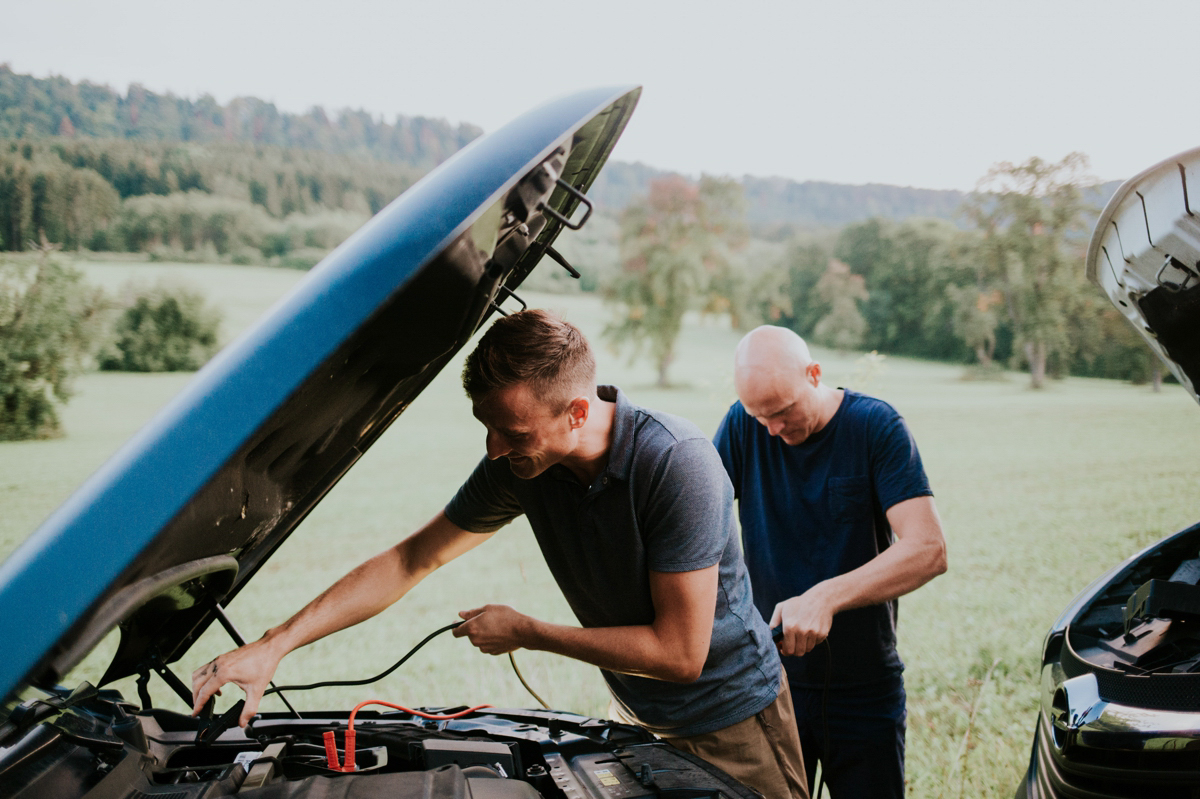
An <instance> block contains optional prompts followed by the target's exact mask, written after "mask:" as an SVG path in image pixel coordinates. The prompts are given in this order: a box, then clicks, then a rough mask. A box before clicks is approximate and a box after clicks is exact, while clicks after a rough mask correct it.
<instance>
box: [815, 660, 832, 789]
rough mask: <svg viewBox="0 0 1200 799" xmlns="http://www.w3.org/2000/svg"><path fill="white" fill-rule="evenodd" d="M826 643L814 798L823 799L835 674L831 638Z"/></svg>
mask: <svg viewBox="0 0 1200 799" xmlns="http://www.w3.org/2000/svg"><path fill="white" fill-rule="evenodd" d="M821 643H823V644H824V645H825V687H824V688H823V689H822V690H821V734H822V735H823V736H824V738H825V741H824V743H823V744H822V746H821V749H822V751H821V780H820V782H818V783H817V793H816V796H814V797H813V799H821V794H822V793H824V791H825V771H826V770H827V769H826V766H827V765H828V763H829V709H828V705H829V678H830V676H831V675H832V674H833V649H831V648H830V646H829V638H828V637H826V638H825V639H824V640H823V641H821Z"/></svg>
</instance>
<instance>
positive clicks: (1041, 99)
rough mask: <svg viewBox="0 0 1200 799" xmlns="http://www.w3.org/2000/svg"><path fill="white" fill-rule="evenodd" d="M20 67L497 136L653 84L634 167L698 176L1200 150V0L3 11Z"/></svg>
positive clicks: (428, 0)
mask: <svg viewBox="0 0 1200 799" xmlns="http://www.w3.org/2000/svg"><path fill="white" fill-rule="evenodd" d="M0 8H2V9H3V20H4V22H3V25H2V26H0V62H4V61H7V62H8V63H9V64H10V65H11V67H12V68H13V69H14V70H16V71H17V72H25V73H32V74H34V75H37V76H46V75H50V74H59V75H64V76H66V77H68V78H70V79H72V80H82V79H88V80H91V81H93V82H97V83H107V84H108V85H110V86H112V87H113V88H114V89H117V90H119V91H121V92H124V91H125V90H126V88H127V87H128V85H129V84H130V83H141V84H142V85H144V86H146V87H147V88H149V89H151V90H154V91H172V92H174V93H176V94H181V95H185V96H192V97H194V96H197V95H199V94H203V93H207V94H211V95H213V96H215V97H216V98H217V99H218V100H219V101H221V102H226V101H228V100H229V99H231V98H233V97H235V96H239V95H252V96H256V97H261V98H263V99H266V100H269V101H272V102H274V103H275V104H276V105H278V106H279V107H280V108H281V109H284V110H287V111H304V110H306V109H307V108H309V107H311V106H313V105H322V106H325V107H326V108H327V109H337V108H342V107H346V106H349V107H354V108H364V109H366V110H368V111H370V112H372V113H375V114H377V115H383V116H385V117H387V118H389V119H390V118H393V117H394V116H395V115H396V114H406V115H424V116H433V117H445V118H448V119H450V120H452V121H456V122H457V121H468V122H473V123H476V124H478V125H481V126H482V127H483V128H484V129H485V130H494V129H496V128H497V127H499V126H501V125H503V124H504V122H505V121H507V120H509V119H511V118H512V117H514V116H516V115H518V114H519V113H520V112H521V111H523V110H525V109H527V108H530V107H532V106H534V105H536V104H538V103H540V102H542V101H543V100H546V99H548V98H550V97H554V96H557V95H561V94H564V93H568V92H570V91H571V90H573V89H578V88H583V87H589V86H597V85H608V84H624V83H638V84H641V85H643V86H644V87H645V91H644V94H643V95H642V101H641V104H640V106H639V108H638V111H637V112H636V113H635V114H634V117H633V120H632V122H631V123H630V126H629V128H628V129H627V131H626V134H625V136H624V138H623V139H622V141H621V143H620V144H619V145H618V149H617V151H616V153H615V154H614V157H616V158H621V159H624V160H629V161H642V162H644V163H647V164H650V165H652V166H655V167H660V168H664V169H674V170H679V171H682V172H685V173H689V174H699V173H701V172H707V173H712V174H725V175H734V176H740V175H743V174H753V175H763V176H765V175H782V176H785V177H789V178H793V179H795V180H825V181H833V182H837V183H891V184H897V185H910V186H921V187H927V188H955V189H969V188H971V187H973V186H974V184H975V182H976V180H978V179H979V178H980V177H981V176H982V175H983V173H984V172H986V171H987V169H988V167H989V166H990V165H992V164H993V163H995V162H997V161H1002V160H1008V161H1021V160H1024V159H1026V158H1028V157H1030V156H1033V155H1038V156H1041V157H1043V158H1047V159H1058V158H1061V157H1062V156H1063V155H1065V154H1066V153H1068V152H1071V151H1072V150H1079V151H1082V152H1084V153H1086V154H1087V155H1089V156H1090V157H1091V159H1092V171H1093V172H1094V173H1095V174H1096V175H1097V176H1099V177H1101V178H1103V179H1106V180H1107V179H1113V178H1124V177H1128V176H1129V175H1131V174H1133V173H1135V172H1137V171H1139V170H1141V169H1142V168H1144V167H1146V166H1149V165H1150V164H1151V163H1153V162H1155V161H1158V160H1160V159H1162V158H1165V157H1167V156H1170V155H1172V154H1174V153H1176V152H1178V151H1181V150H1184V149H1187V148H1189V147H1193V146H1195V145H1197V144H1200V100H1197V97H1196V93H1195V91H1194V85H1195V84H1194V78H1195V76H1196V74H1197V67H1198V66H1200V63H1198V62H1200V58H1197V54H1196V53H1197V51H1196V48H1195V46H1194V39H1193V38H1192V33H1193V32H1194V31H1195V30H1197V27H1198V24H1200V2H1196V0H1188V1H1187V2H1176V1H1175V0H1159V1H1157V2H1156V1H1155V0H1145V2H1140V3H1132V2H1108V1H1107V0H1089V1H1088V2H1076V1H1075V0H1058V1H1056V0H1038V1H1037V2H1027V1H1026V0H1002V2H991V3H972V2H967V0H956V1H955V2H943V1H941V0H907V1H906V2H895V1H894V0H893V1H892V2H847V1H845V0H821V1H820V2H754V1H753V0H742V1H741V2H736V3H734V2H727V3H715V2H702V1H701V0H691V1H690V2H673V3H665V2H664V3H656V2H654V1H653V0H639V1H637V2H628V1H627V0H605V2H579V1H578V0H576V2H526V1H524V0H522V1H520V2H507V3H506V2H499V0H486V1H483V0H440V1H439V0H421V1H420V2H403V1H402V0H393V1H392V2H375V1H373V0H338V1H337V2H332V1H330V0H327V1H326V2H309V1H308V0H289V1H288V2H282V1H281V0H236V1H231V0H205V2H203V3H184V2H163V0H106V1H105V2H102V3H101V2H67V1H66V0H0Z"/></svg>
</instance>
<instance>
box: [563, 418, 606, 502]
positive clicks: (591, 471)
mask: <svg viewBox="0 0 1200 799" xmlns="http://www.w3.org/2000/svg"><path fill="white" fill-rule="evenodd" d="M616 417H617V403H615V402H607V401H605V400H602V399H600V398H599V397H596V398H595V399H594V400H593V401H592V403H591V407H590V408H589V410H588V420H587V424H585V425H584V426H583V430H582V431H581V434H580V437H579V446H577V447H576V448H575V451H574V452H572V453H571V454H570V455H568V456H567V457H566V458H563V460H562V465H563V466H566V467H567V468H568V469H570V470H571V473H572V474H574V475H575V477H576V478H577V479H578V480H579V482H581V483H583V484H584V485H586V486H590V485H591V484H592V481H594V480H595V479H596V478H597V477H598V476H599V475H600V472H602V471H604V467H605V466H607V465H608V453H609V450H610V449H611V448H612V433H613V421H614V420H615V419H616Z"/></svg>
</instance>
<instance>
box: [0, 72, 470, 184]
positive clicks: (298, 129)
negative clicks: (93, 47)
mask: <svg viewBox="0 0 1200 799" xmlns="http://www.w3.org/2000/svg"><path fill="white" fill-rule="evenodd" d="M482 132H483V131H482V130H480V129H479V128H478V127H477V126H475V125H470V124H466V123H463V124H459V125H451V124H450V123H449V122H447V121H446V120H444V119H429V118H426V117H419V116H418V117H405V116H397V117H396V119H395V121H393V122H386V121H385V120H383V119H382V118H376V117H374V116H372V115H371V114H368V113H367V112H365V111H361V110H351V109H342V110H340V111H338V112H336V113H333V114H330V113H328V112H326V111H325V109H323V108H321V107H319V106H315V107H313V108H311V109H310V110H309V111H307V112H306V113H303V114H292V113H286V112H282V111H280V110H279V109H277V108H276V107H275V105H274V104H273V103H268V102H266V101H264V100H260V99H258V98H255V97H239V98H236V99H234V100H232V101H230V102H229V103H226V104H224V105H222V104H221V103H218V102H217V101H216V100H215V99H213V98H212V97H211V96H209V95H204V96H202V97H200V98H199V99H196V100H192V99H188V98H184V97H176V96H175V95H173V94H171V93H167V94H157V93H155V92H152V91H150V90H148V89H146V88H145V87H143V86H139V85H137V84H134V85H132V86H130V87H129V89H128V91H127V92H126V93H125V94H121V93H119V92H116V91H114V90H113V89H111V88H109V87H108V86H102V85H97V84H95V83H90V82H88V81H83V82H80V83H73V82H71V81H69V80H67V79H66V78H63V77H50V78H36V77H34V76H32V75H21V74H17V73H15V72H13V70H12V68H11V67H10V66H9V65H8V64H0V138H6V139H31V138H34V139H36V138H43V137H46V136H62V137H64V138H74V137H90V138H101V139H133V140H136V141H143V142H158V141H171V142H193V143H199V144H208V143H217V142H239V143H245V144H252V145H260V146H272V147H282V148H299V149H309V150H318V151H322V152H327V153H331V154H333V155H349V156H354V157H356V158H359V159H374V160H380V161H387V162H391V163H397V164H406V165H408V166H412V167H416V168H418V169H420V170H422V171H424V170H428V169H430V168H432V167H433V166H435V165H437V164H439V163H441V162H442V161H444V160H446V158H448V157H449V156H450V155H451V154H453V153H455V152H456V151H458V150H460V149H461V148H462V147H463V146H465V145H466V144H467V143H468V142H470V141H471V140H473V139H475V138H477V137H478V136H479V135H480V134H481V133H482Z"/></svg>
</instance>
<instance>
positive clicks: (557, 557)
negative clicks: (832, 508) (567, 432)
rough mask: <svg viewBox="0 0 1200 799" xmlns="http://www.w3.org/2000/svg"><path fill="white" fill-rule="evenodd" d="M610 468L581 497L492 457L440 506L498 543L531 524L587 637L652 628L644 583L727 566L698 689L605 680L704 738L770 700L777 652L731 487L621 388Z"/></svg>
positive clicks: (682, 431)
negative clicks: (516, 523)
mask: <svg viewBox="0 0 1200 799" xmlns="http://www.w3.org/2000/svg"><path fill="white" fill-rule="evenodd" d="M598 392H599V396H600V398H601V399H604V400H607V401H609V402H614V401H615V402H616V404H617V410H616V415H615V418H614V421H613V432H612V448H611V450H610V451H609V458H608V464H607V466H606V467H605V469H604V471H603V472H602V473H601V474H600V476H599V477H597V478H596V480H595V481H594V482H593V483H592V485H591V486H590V487H589V486H585V485H583V484H581V483H580V482H579V480H578V479H576V477H575V475H574V474H572V473H571V471H570V470H569V469H567V468H566V467H565V466H562V465H561V464H558V465H555V466H552V467H550V468H549V469H547V470H546V471H545V472H543V473H542V474H540V475H538V476H537V477H535V478H533V479H532V480H522V479H520V478H518V477H516V476H514V475H513V473H512V471H511V470H510V469H509V465H508V460H507V459H505V458H500V459H498V460H494V461H489V460H488V459H487V458H484V459H483V460H482V461H481V462H480V463H479V465H478V466H477V467H476V468H475V471H474V472H473V473H472V474H471V476H470V477H469V478H468V479H467V482H466V483H464V484H463V486H462V488H460V489H459V491H458V493H457V494H456V495H455V497H454V499H452V500H451V501H450V504H449V505H447V506H446V516H447V518H449V519H450V521H452V522H453V523H454V524H456V525H458V526H459V527H462V528H463V529H465V530H470V531H472V532H477V533H490V532H493V531H495V530H498V529H500V528H501V527H503V526H504V525H506V524H508V523H509V522H510V521H512V520H513V519H514V518H516V517H517V516H519V515H521V514H522V513H524V514H525V515H526V516H528V518H529V524H530V526H531V527H532V528H533V532H534V535H536V536H537V541H538V544H539V546H540V547H541V550H542V555H543V556H544V557H545V558H546V564H547V565H548V566H549V567H550V572H551V573H552V574H553V575H554V579H555V580H556V581H557V582H558V586H559V588H561V589H562V592H563V595H564V596H565V597H566V599H567V603H568V604H569V605H570V606H571V610H572V611H574V613H575V617H576V618H577V619H579V623H580V624H582V625H583V626H584V627H617V626H625V625H640V624H650V623H651V622H653V621H654V605H653V603H652V602H651V598H650V580H649V572H650V571H658V572H685V571H696V570H698V569H705V568H708V567H709V566H712V565H713V564H717V563H719V564H720V567H719V569H718V572H719V577H718V590H717V606H716V613H715V616H714V618H713V631H712V642H711V644H710V646H709V651H708V659H707V660H706V661H705V663H704V670H703V672H702V673H701V675H700V678H699V679H698V680H696V681H695V682H692V683H687V684H679V683H670V682H665V681H662V680H656V679H652V678H649V677H636V676H632V675H628V674H617V673H615V672H610V671H606V670H603V669H602V670H601V672H602V673H603V675H604V679H605V680H606V681H607V683H608V687H609V690H610V691H611V693H612V695H613V698H614V699H615V700H616V702H617V704H618V707H619V709H620V710H621V711H622V712H623V713H624V714H626V715H628V716H629V717H631V718H633V719H635V720H637V721H638V722H639V723H640V724H642V725H643V726H644V727H646V728H647V729H649V730H651V731H653V732H655V733H658V734H660V735H663V736H668V737H683V736H690V735H700V734H702V733H706V732H712V731H714V730H719V729H721V728H722V727H727V726H729V725H730V724H735V723H737V722H739V721H742V720H744V719H747V718H749V717H750V716H753V715H754V714H755V713H757V712H759V711H760V710H762V709H763V708H764V707H766V706H767V705H769V704H770V703H771V702H773V701H774V700H775V697H776V696H777V695H778V693H779V688H780V671H781V667H780V662H779V654H778V652H777V651H776V649H775V646H774V644H773V643H772V642H771V633H770V631H769V630H768V629H767V626H766V624H764V623H763V620H762V617H761V616H760V615H759V614H758V611H757V610H755V608H754V604H753V600H752V596H751V593H750V578H749V576H748V575H747V573H746V567H745V564H744V563H743V562H742V554H741V549H740V548H739V545H738V536H737V526H736V521H735V516H734V511H733V488H732V486H731V485H730V483H729V478H728V477H727V475H726V472H725V468H724V466H722V464H721V459H720V457H719V456H718V455H717V451H716V450H715V449H714V448H713V446H712V444H711V443H710V442H709V440H708V439H707V438H706V437H705V436H704V434H703V433H701V432H700V430H699V429H698V428H697V427H696V426H695V425H693V424H692V423H691V422H688V421H686V420H684V419H681V418H679V417H677V416H671V415H669V414H665V413H659V412H657V411H651V410H647V409H645V408H640V407H638V406H636V405H633V404H632V403H630V402H629V401H628V400H627V399H626V398H625V395H624V394H622V393H621V392H620V391H619V390H618V389H617V388H615V387H613V386H600V387H599V389H598Z"/></svg>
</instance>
